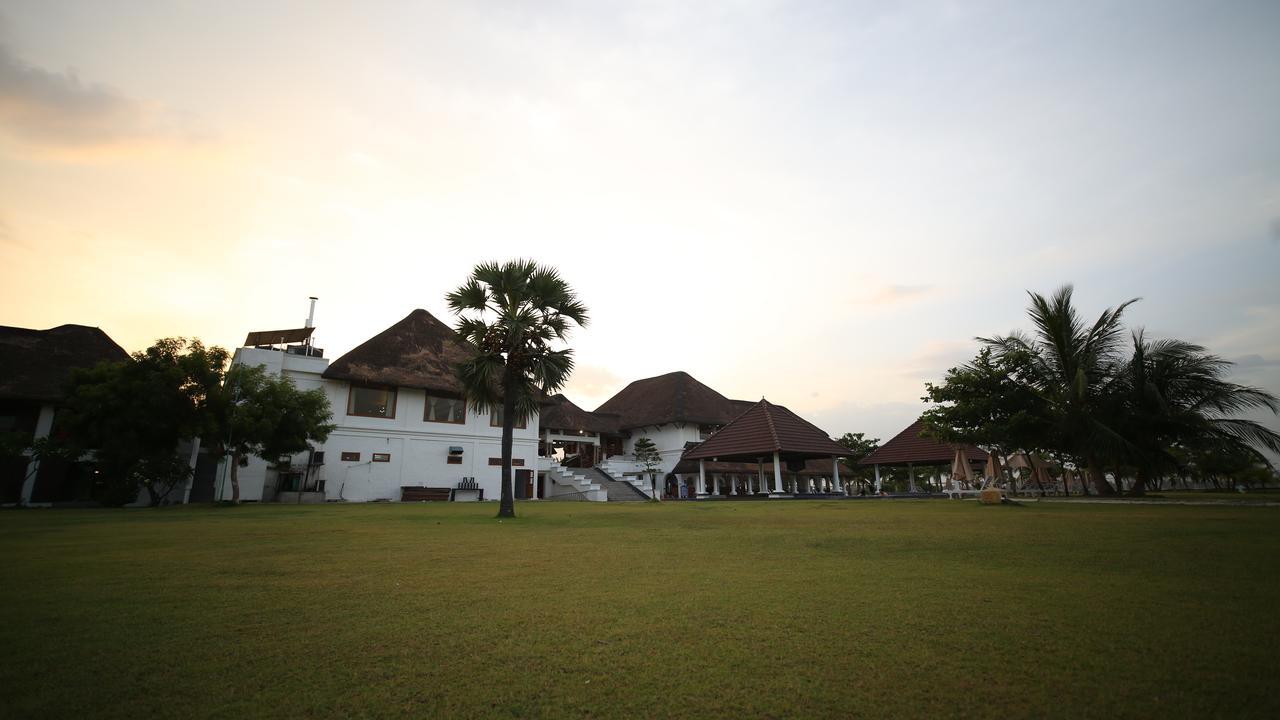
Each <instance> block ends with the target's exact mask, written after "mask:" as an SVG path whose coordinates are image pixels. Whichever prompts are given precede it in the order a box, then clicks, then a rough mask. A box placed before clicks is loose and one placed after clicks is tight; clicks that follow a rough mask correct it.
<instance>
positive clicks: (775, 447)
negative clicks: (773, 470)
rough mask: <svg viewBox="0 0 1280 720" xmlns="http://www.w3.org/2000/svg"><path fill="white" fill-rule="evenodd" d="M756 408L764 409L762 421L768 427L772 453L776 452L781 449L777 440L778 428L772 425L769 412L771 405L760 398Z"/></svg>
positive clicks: (771, 417) (779, 441) (780, 442)
mask: <svg viewBox="0 0 1280 720" xmlns="http://www.w3.org/2000/svg"><path fill="white" fill-rule="evenodd" d="M756 407H762V408H763V409H764V421H765V423H766V424H767V425H768V426H769V435H770V436H771V437H772V438H773V451H774V452H778V451H779V450H781V449H782V441H781V440H779V439H778V428H777V427H776V426H775V425H774V424H773V413H771V412H769V408H770V407H772V403H770V402H769V401H768V400H766V399H764V398H763V397H762V398H760V402H759V403H757V404H756Z"/></svg>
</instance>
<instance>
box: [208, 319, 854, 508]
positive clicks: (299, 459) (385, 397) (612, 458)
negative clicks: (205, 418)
mask: <svg viewBox="0 0 1280 720" xmlns="http://www.w3.org/2000/svg"><path fill="white" fill-rule="evenodd" d="M308 322H310V321H308ZM312 330H313V328H311V327H306V328H301V329H297V330H283V331H266V332H256V333H251V334H250V335H249V337H248V338H247V339H246V341H245V347H241V348H239V349H238V350H236V352H235V356H234V359H233V362H234V363H237V364H251V365H260V366H263V367H265V368H266V369H267V371H268V372H269V373H272V374H275V375H283V376H285V377H288V378H291V379H292V380H293V382H294V383H295V384H296V385H297V387H298V388H300V389H303V390H310V389H317V388H318V389H320V390H323V391H324V393H325V395H326V396H327V397H328V399H329V404H330V407H331V408H332V410H333V422H334V423H335V424H336V426H337V427H336V429H335V430H334V431H333V433H332V434H331V435H330V436H329V438H328V439H327V440H326V441H325V442H324V443H323V445H322V446H320V447H317V448H315V450H314V451H313V452H311V453H303V454H300V455H297V456H295V457H293V458H291V459H290V460H289V462H288V463H287V464H285V463H280V464H276V463H271V464H268V463H267V462H266V461H264V460H262V459H259V458H253V459H251V460H250V461H249V465H248V466H247V467H243V468H241V469H240V471H239V473H238V476H239V484H240V499H241V500H248V501H272V500H275V501H281V502H322V501H326V500H328V501H357V502H368V501H400V500H422V499H441V500H447V499H454V500H461V499H476V497H477V496H479V497H482V498H483V499H486V500H494V499H497V498H498V497H500V490H501V471H502V468H501V462H502V461H501V439H502V424H501V422H500V420H499V419H498V418H496V417H492V416H490V415H489V414H487V413H478V412H475V411H474V410H473V409H471V408H470V407H468V405H467V403H466V401H465V399H464V396H463V393H462V387H461V385H460V383H459V381H458V379H457V377H456V375H455V367H456V366H457V364H458V363H459V362H461V361H463V360H465V359H466V358H467V357H468V350H467V349H466V347H465V346H464V345H463V344H462V342H461V341H460V340H459V339H458V337H457V335H456V333H454V331H453V329H452V328H450V327H449V326H448V325H446V324H444V323H442V322H440V321H439V320H437V319H436V318H435V317H433V316H432V315H431V314H430V313H428V312H427V311H425V310H414V311H413V312H412V313H410V314H409V315H408V316H407V317H406V318H404V319H403V320H401V321H400V322H398V323H396V324H395V325H392V326H391V327H389V328H387V329H386V330H384V331H382V332H381V333H379V334H378V335H375V336H374V337H372V338H370V339H369V340H367V341H366V342H364V343H363V344H361V345H359V346H358V347H356V348H355V349H353V350H351V351H350V352H348V353H346V354H345V355H343V356H341V357H339V358H338V359H336V360H334V361H333V362H329V361H328V360H327V359H325V358H324V357H322V353H321V352H320V351H318V350H316V349H314V348H313V347H312V346H311V344H310V337H311V334H312ZM754 405H755V403H753V402H750V401H744V400H731V399H729V398H726V397H725V396H723V395H721V394H720V393H718V392H716V391H715V390H713V389H712V388H710V387H708V386H706V385H704V384H703V383H701V382H698V381H697V380H696V379H694V378H693V377H692V376H690V375H689V374H688V373H685V372H673V373H668V374H665V375H659V376H657V377H652V378H646V379H643V380H637V381H635V382H633V383H631V384H630V385H628V386H626V387H625V388H623V389H622V390H621V391H619V392H618V393H617V394H616V395H614V396H613V397H612V398H610V399H609V401H608V402H606V403H604V404H603V405H601V406H600V407H599V408H598V409H596V410H595V411H594V412H588V411H586V410H583V409H582V408H579V407H578V406H576V405H574V404H573V403H572V402H570V401H569V400H568V398H565V397H564V396H562V395H557V396H554V397H551V398H548V399H547V400H546V402H545V403H543V406H542V413H541V415H538V416H535V417H532V418H530V419H529V420H528V421H527V422H526V423H525V424H524V425H523V426H518V427H517V428H516V429H515V439H514V445H513V448H512V464H513V479H514V483H515V496H516V498H524V499H579V500H597V501H604V500H641V499H644V498H645V497H647V496H651V495H654V494H657V495H660V496H663V497H692V496H693V495H694V494H695V492H694V487H695V483H694V481H693V479H692V474H693V473H691V471H690V470H689V469H688V467H686V466H687V465H688V463H687V462H686V463H685V464H684V465H681V458H682V456H683V455H684V454H685V452H686V450H688V449H689V448H690V447H692V446H694V445H697V444H698V443H700V442H702V441H704V440H706V439H707V438H709V437H710V436H711V435H712V434H713V433H715V432H716V431H717V430H719V429H720V428H721V427H722V426H724V425H725V424H727V423H729V422H731V421H732V420H734V419H735V418H736V417H739V416H740V415H742V414H743V413H744V412H745V411H746V410H748V409H750V408H751V407H753V406H754ZM641 437H648V438H649V439H650V440H652V441H653V442H654V444H655V445H656V448H657V450H658V453H659V455H660V457H661V462H660V464H659V466H658V468H657V470H658V473H657V482H656V487H655V483H653V482H652V481H651V480H650V479H649V478H646V477H644V476H643V474H642V471H643V470H644V468H643V467H641V466H640V465H638V464H637V463H635V462H634V453H635V442H636V440H638V439H639V438H641ZM704 465H705V463H704ZM758 469H759V468H755V467H754V466H753V468H752V470H751V472H750V475H751V477H747V473H746V472H739V471H738V470H737V469H736V466H733V467H731V466H728V465H724V466H721V465H714V467H713V472H714V473H715V474H720V475H723V476H724V479H725V484H724V488H723V492H721V491H720V490H719V488H720V487H721V486H720V484H719V482H718V481H717V482H715V483H713V489H716V492H715V493H713V494H717V495H723V496H726V497H727V496H730V495H739V494H767V493H768V489H767V488H765V487H764V485H763V484H762V483H760V482H753V481H752V478H754V477H755V476H756V475H757V474H758V473H757V472H756V470H758ZM803 472H806V473H809V474H826V475H830V466H829V465H828V466H827V470H826V472H825V473H823V472H822V471H821V469H812V470H807V471H803ZM737 475H742V477H737ZM798 482H799V481H798V480H797V479H796V478H792V479H791V485H792V486H793V487H799V485H798V484H797V483H798ZM215 483H216V490H215V492H214V495H215V496H216V497H217V498H220V499H226V498H229V497H230V496H231V491H230V485H229V482H228V480H227V468H226V466H225V463H224V464H223V467H221V468H219V477H218V479H217V480H216V481H215ZM704 490H705V489H704ZM739 491H741V492H739ZM703 494H708V493H705V492H704V493H703Z"/></svg>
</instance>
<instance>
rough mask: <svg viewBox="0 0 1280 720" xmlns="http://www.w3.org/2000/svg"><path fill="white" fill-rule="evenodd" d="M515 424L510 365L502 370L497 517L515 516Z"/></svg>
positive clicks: (514, 379)
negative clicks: (500, 484)
mask: <svg viewBox="0 0 1280 720" xmlns="http://www.w3.org/2000/svg"><path fill="white" fill-rule="evenodd" d="M515 424H516V376H515V372H514V371H513V370H512V369H511V367H510V366H507V367H506V368H504V369H503V371H502V502H500V503H499V504H498V517H500V518H513V517H515V516H516V500H515V493H514V492H512V486H511V444H512V439H513V435H514V430H515Z"/></svg>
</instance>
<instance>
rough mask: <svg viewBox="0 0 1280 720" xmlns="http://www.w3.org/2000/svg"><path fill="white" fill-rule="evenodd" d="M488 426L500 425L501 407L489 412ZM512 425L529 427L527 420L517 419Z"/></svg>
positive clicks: (523, 427) (521, 427) (522, 427)
mask: <svg viewBox="0 0 1280 720" xmlns="http://www.w3.org/2000/svg"><path fill="white" fill-rule="evenodd" d="M489 427H502V408H498V409H497V410H494V411H493V412H491V413H489ZM512 427H517V428H520V429H521V430H523V429H525V428H527V427H529V423H528V421H527V420H521V421H517V422H516V424H515V425H513V426H512Z"/></svg>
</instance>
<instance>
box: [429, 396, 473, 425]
mask: <svg viewBox="0 0 1280 720" xmlns="http://www.w3.org/2000/svg"><path fill="white" fill-rule="evenodd" d="M422 419H423V420H424V421H426V422H442V423H453V424H454V425H462V424H465V423H466V422H467V401H466V400H463V399H462V398H451V397H442V396H439V395H427V409H426V411H424V412H423V415H422Z"/></svg>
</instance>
